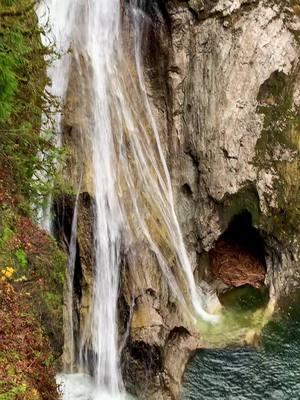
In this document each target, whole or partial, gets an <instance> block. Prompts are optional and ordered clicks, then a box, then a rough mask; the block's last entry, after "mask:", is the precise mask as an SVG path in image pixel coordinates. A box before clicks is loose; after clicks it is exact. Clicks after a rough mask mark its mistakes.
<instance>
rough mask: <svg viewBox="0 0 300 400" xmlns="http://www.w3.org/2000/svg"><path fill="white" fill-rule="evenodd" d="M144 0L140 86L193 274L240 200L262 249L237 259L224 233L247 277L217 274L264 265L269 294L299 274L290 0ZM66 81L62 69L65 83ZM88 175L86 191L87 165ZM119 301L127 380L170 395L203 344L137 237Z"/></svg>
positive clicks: (83, 248) (299, 45)
mask: <svg viewBox="0 0 300 400" xmlns="http://www.w3.org/2000/svg"><path fill="white" fill-rule="evenodd" d="M151 4H152V5H151V6H150V5H149V9H148V10H147V12H149V16H150V17H151V18H152V20H153V25H152V28H151V29H150V31H147V35H148V36H147V37H148V39H149V38H150V40H147V38H146V37H145V38H144V45H143V51H144V54H143V57H144V60H145V76H146V82H147V90H148V93H149V97H150V100H151V105H152V108H153V113H154V115H155V117H156V119H157V121H158V127H159V129H160V137H161V140H162V143H163V147H164V150H165V154H166V157H167V161H168V165H169V169H170V172H171V177H172V185H173V189H174V195H175V198H176V212H177V215H178V218H179V222H180V225H181V227H182V230H183V234H184V239H185V243H186V246H187V249H188V253H189V257H190V260H191V261H192V264H193V268H194V270H195V276H197V277H198V278H199V280H200V279H207V280H208V281H211V279H212V278H211V269H210V266H209V262H208V252H209V251H210V250H212V249H214V246H215V244H216V242H217V241H218V240H219V239H220V236H221V235H222V234H224V232H225V231H226V229H227V228H228V226H229V224H230V222H231V221H232V219H233V218H234V217H235V216H237V215H239V214H240V213H242V212H244V211H247V212H248V213H249V214H250V215H251V223H252V225H253V226H255V228H256V229H257V232H258V234H259V236H260V238H261V240H262V241H263V243H264V246H263V261H259V262H258V261H257V259H255V260H254V259H251V258H249V257H250V256H249V254H248V253H247V254H248V255H247V254H242V255H241V252H239V254H240V255H241V260H239V259H238V258H237V257H236V255H235V254H236V246H238V245H237V244H236V243H233V244H232V246H231V248H230V249H229V250H228V251H230V252H231V257H232V259H233V262H234V263H235V264H236V265H239V264H240V261H241V262H244V264H245V265H246V267H245V268H246V270H244V272H245V274H246V278H245V279H244V278H243V279H242V278H241V275H243V273H244V272H243V271H242V272H240V275H238V276H236V277H235V278H233V277H232V275H231V273H230V271H229V275H228V276H227V282H226V283H230V284H232V285H239V284H242V283H252V284H253V285H257V284H258V283H259V284H261V282H262V280H263V279H264V277H265V268H266V272H267V274H266V278H265V283H266V284H267V285H269V286H270V291H271V295H272V296H273V297H277V296H279V295H280V294H281V293H282V291H283V288H285V290H289V289H290V288H291V287H292V286H293V285H294V284H295V282H297V279H298V277H299V268H298V266H299V215H300V210H299V194H300V193H299V187H300V185H299V180H300V179H299V177H300V174H299V132H300V118H299V116H300V113H299V106H300V72H299V71H300V69H299V68H300V63H299V54H300V52H299V50H300V42H299V33H300V9H299V5H298V4H297V2H295V1H293V0H290V1H289V0H286V1H285V0H282V1H279V0H278V1H276V0H274V1H271V0H266V1H263V0H261V1H257V0H253V1H251V0H244V1H243V0H232V1H231V0H220V1H217V0H209V1H201V0H189V1H179V0H166V1H163V0H161V1H156V2H155V1H154V2H152V3H151ZM72 86H74V87H76V84H75V83H74V82H73V83H72V79H71V81H70V93H71V94H72ZM74 87H73V90H75V92H76V89H74ZM71 94H70V99H72V95H71ZM75 103H76V102H74V101H73V102H72V101H71V100H69V111H68V106H67V109H66V110H67V111H66V112H67V113H68V115H67V116H66V118H67V123H68V126H69V129H68V131H67V132H66V137H67V140H68V142H69V143H70V145H71V146H72V144H73V146H74V149H76V151H77V152H78V154H80V153H81V151H80V141H79V140H78V136H77V133H76V132H78V131H79V130H84V127H82V126H81V128H80V129H79V128H78V125H80V124H81V122H80V121H79V122H78V116H76V104H75ZM70 108H71V111H70ZM82 124H83V125H84V121H83V122H82ZM74 152H75V150H74ZM82 153H83V152H82ZM75 159H76V157H75V156H74V160H75ZM86 168H87V169H88V166H86ZM85 175H86V177H87V178H86V179H84V180H86V182H84V183H83V187H84V190H86V191H89V187H90V185H89V173H88V171H86V174H85ZM91 195H92V193H91ZM84 215H85V214H84V211H83V210H81V211H80V213H79V226H80V227H79V231H78V232H79V233H78V235H79V237H78V243H79V248H80V258H81V263H82V265H83V268H82V271H83V278H82V279H83V282H84V288H85V289H84V290H83V294H82V299H83V300H81V303H80V305H79V306H78V312H79V320H80V319H82V318H84V315H85V314H86V311H84V310H86V308H88V304H85V302H86V301H87V299H88V298H89V296H88V295H85V294H84V293H88V292H89V290H90V284H91V282H90V276H91V265H90V264H91V259H92V257H91V255H90V252H91V249H90V248H89V245H88V242H89V241H88V240H87V236H86V233H85V232H86V231H88V232H90V223H89V222H88V221H89V218H86V217H85V216H84ZM218 243H219V246H220V242H218ZM212 251H215V252H216V251H218V247H216V249H215V250H212ZM247 257H248V259H247ZM245 259H246V260H247V262H245ZM250 264H251V265H252V266H253V265H254V270H252V271H251V269H250V268H248V265H250ZM251 274H252V277H250V275H251ZM119 310H120V318H119V319H120V321H119V327H120V337H121V344H120V348H121V350H122V370H123V375H124V380H125V385H126V387H127V389H128V391H129V392H131V393H132V394H134V395H137V396H138V398H139V399H147V400H151V399H153V400H159V399H179V398H180V387H181V380H182V375H183V372H184V369H185V365H186V363H187V361H188V359H189V357H190V355H191V354H192V352H193V351H194V350H195V349H197V348H201V347H205V346H206V345H207V344H206V343H205V342H204V341H203V340H202V339H201V335H200V337H199V333H198V334H196V333H195V331H194V329H195V328H194V327H193V326H191V324H190V323H189V322H188V321H186V320H185V318H184V316H183V315H182V312H181V311H180V310H179V309H178V307H177V305H176V301H175V299H174V298H173V296H172V293H171V291H170V289H169V287H168V285H167V282H166V280H165V279H164V276H163V275H162V272H161V270H160V268H159V267H158V263H157V260H156V258H155V256H154V254H152V253H151V251H150V250H149V248H148V247H147V246H146V245H145V243H143V242H138V241H137V242H134V243H131V244H130V246H129V247H128V248H126V249H124V257H123V262H122V269H121V282H120V299H119ZM122 339H124V340H122Z"/></svg>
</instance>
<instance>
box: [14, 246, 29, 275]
mask: <svg viewBox="0 0 300 400" xmlns="http://www.w3.org/2000/svg"><path fill="white" fill-rule="evenodd" d="M15 256H16V258H17V260H18V263H19V265H20V267H21V269H22V272H25V271H26V270H27V267H28V260H27V255H26V253H25V251H24V250H23V249H18V250H16V252H15Z"/></svg>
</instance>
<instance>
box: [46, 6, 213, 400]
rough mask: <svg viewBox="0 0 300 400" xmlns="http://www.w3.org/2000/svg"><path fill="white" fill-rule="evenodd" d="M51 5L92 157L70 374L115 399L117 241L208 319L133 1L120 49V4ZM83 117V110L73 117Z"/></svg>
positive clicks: (99, 395)
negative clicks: (143, 257)
mask: <svg viewBox="0 0 300 400" xmlns="http://www.w3.org/2000/svg"><path fill="white" fill-rule="evenodd" d="M52 1H53V2H52V3H51V4H49V9H50V14H51V13H53V15H52V18H51V19H52V20H53V21H55V20H56V18H57V19H58V21H60V23H59V26H60V28H62V27H64V30H65V31H66V38H65V39H66V40H65V41H63V43H64V44H66V43H67V44H68V45H69V46H71V48H72V56H73V60H74V63H75V64H76V68H77V71H78V72H77V78H78V80H79V81H80V82H81V84H80V85H79V86H80V87H81V88H82V92H81V93H78V95H79V96H82V97H83V98H84V96H85V97H86V96H87V93H88V124H87V126H86V129H85V131H84V132H82V134H83V135H85V137H86V140H85V142H86V143H88V146H89V147H90V149H89V152H90V154H91V158H92V170H93V171H92V172H93V187H94V189H93V192H94V198H95V206H94V238H95V242H94V259H95V266H94V271H95V276H94V287H93V295H92V306H91V310H90V318H89V319H88V321H87V323H86V326H85V327H84V329H83V333H82V337H81V338H80V341H79V342H80V351H79V353H80V354H79V355H77V357H76V359H77V360H78V363H79V369H81V370H82V371H84V372H89V373H92V376H93V381H94V383H95V386H96V390H95V391H94V394H93V398H94V399H95V400H98V399H103V398H106V397H105V396H108V398H117V397H118V398H119V396H122V393H123V384H122V379H121V374H120V369H119V354H118V343H117V342H118V338H117V323H116V319H117V299H118V285H119V264H120V258H121V254H120V252H121V250H120V248H121V241H123V240H124V236H126V241H127V242H130V239H128V238H130V237H132V238H142V240H144V241H146V242H148V244H149V247H150V248H151V249H152V251H153V252H154V253H155V254H156V258H157V261H158V263H159V265H160V267H161V269H162V271H163V273H164V275H165V277H166V279H167V281H168V283H169V286H170V288H171V289H172V291H173V293H174V295H175V296H176V298H177V300H178V301H179V303H181V305H182V306H183V307H184V310H185V311H186V312H188V313H189V315H193V316H197V315H199V316H200V317H202V318H203V319H206V320H209V321H215V320H216V317H215V316H212V315H210V314H208V313H207V312H206V311H205V310H204V305H205V302H204V301H205V299H204V295H203V294H202V293H201V292H199V290H197V288H196V284H195V281H194V277H193V272H192V267H191V264H190V262H189V259H188V255H187V251H186V249H185V246H184V241H183V237H182V233H181V230H180V227H179V223H178V220H177V217H176V213H175V207H174V199H173V193H172V187H171V179H170V175H169V171H168V168H167V163H166V160H165V157H164V153H163V149H162V145H161V142H160V136H159V132H158V129H157V126H156V123H155V119H154V116H153V114H152V111H151V106H150V103H149V100H148V97H147V93H146V85H145V82H144V78H143V64H142V54H141V45H142V38H143V26H144V22H145V18H146V17H145V14H144V12H143V1H138V0H132V2H131V4H130V6H129V9H130V10H129V14H130V20H131V27H132V30H133V35H132V37H133V40H131V39H130V40H129V39H128V43H126V46H125V43H124V46H123V45H122V39H121V30H120V27H121V17H120V9H121V4H120V0H85V1H81V0H77V1H73V2H72V1H70V0H68V1H64V2H63V3H64V6H63V13H61V10H60V9H59V7H58V6H57V4H58V3H56V2H55V1H54V0H52ZM59 4H61V2H60V3H59ZM60 32H61V33H62V32H63V31H62V30H61V31H60ZM59 37H60V36H59ZM59 40H60V39H59ZM131 45H132V46H131ZM64 49H66V47H64ZM132 55H134V57H132ZM69 65H70V64H69V62H68V63H67V64H66V63H57V64H56V65H54V67H53V69H54V70H55V71H56V72H55V73H53V74H52V75H51V76H52V80H53V82H52V85H54V86H55V85H56V84H57V82H56V80H55V76H56V74H57V76H59V75H60V73H61V74H62V75H63V76H67V74H66V71H68V70H69ZM87 71H88V76H87ZM64 82H66V80H65V79H64ZM65 90H66V87H65V85H63V88H62V92H56V93H55V94H56V95H58V96H59V97H60V98H63V97H64V93H65ZM86 112H87V111H86V108H84V106H83V109H82V113H86ZM60 123H61V120H59V125H60ZM124 199H126V200H124ZM74 232H76V229H74ZM73 241H74V239H73ZM75 247H76V246H75ZM73 251H75V249H73ZM71 257H73V258H74V253H72V254H71ZM173 271H174V272H173ZM190 310H192V311H190Z"/></svg>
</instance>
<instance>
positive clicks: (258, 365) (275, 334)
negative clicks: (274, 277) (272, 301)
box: [183, 295, 300, 400]
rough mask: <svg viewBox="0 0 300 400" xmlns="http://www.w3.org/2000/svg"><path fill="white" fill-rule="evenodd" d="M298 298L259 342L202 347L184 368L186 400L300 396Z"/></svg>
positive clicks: (292, 399)
mask: <svg viewBox="0 0 300 400" xmlns="http://www.w3.org/2000/svg"><path fill="white" fill-rule="evenodd" d="M299 299H300V296H299V295H297V296H294V297H293V298H292V299H289V300H288V301H287V302H289V303H291V305H289V306H287V305H283V306H282V307H281V309H280V310H279V311H278V313H277V314H276V317H275V319H274V320H273V321H271V322H269V323H268V324H267V325H266V326H265V328H264V329H263V333H262V337H261V342H260V344H259V346H258V348H251V347H248V348H247V347H246V348H245V347H236V348H234V347H233V348H231V349H226V350H202V351H199V352H198V353H197V354H196V355H195V357H194V358H193V360H192V361H191V362H190V364H189V366H188V368H187V371H186V374H185V382H184V395H183V398H184V400H202V399H203V400H204V399H205V400H212V399H213V400H221V399H222V400H224V399H228V400H248V399H251V400H267V399H276V400H298V399H300V301H299Z"/></svg>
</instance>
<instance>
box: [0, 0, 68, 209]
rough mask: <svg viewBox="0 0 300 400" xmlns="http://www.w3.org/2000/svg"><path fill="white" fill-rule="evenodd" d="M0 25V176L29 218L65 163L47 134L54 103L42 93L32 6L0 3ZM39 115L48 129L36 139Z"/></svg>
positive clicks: (41, 56)
mask: <svg viewBox="0 0 300 400" xmlns="http://www.w3.org/2000/svg"><path fill="white" fill-rule="evenodd" d="M0 19H1V28H0V135H1V140H0V170H2V171H5V174H6V180H7V181H9V179H11V181H12V182H11V184H10V185H9V186H10V187H9V189H11V188H13V191H14V195H15V197H17V198H18V204H19V205H20V208H21V209H22V210H23V211H24V212H25V213H30V212H31V211H32V209H31V208H30V207H29V206H28V204H32V203H34V204H38V203H42V202H43V201H44V199H45V198H46V197H47V196H48V194H49V193H50V192H51V191H52V190H53V187H55V188H57V186H60V185H55V184H54V182H55V181H56V180H57V162H60V163H62V162H63V160H64V157H65V151H64V150H63V149H57V148H56V146H55V137H54V133H53V131H54V130H53V129H52V127H53V122H51V121H52V115H53V109H54V108H55V106H56V100H55V99H54V98H52V97H51V96H50V95H49V94H47V92H45V87H46V85H47V84H49V81H48V78H47V74H46V66H47V63H46V61H45V56H46V55H47V56H48V57H47V59H48V60H50V59H51V57H49V56H50V54H51V49H48V48H45V47H43V45H42V43H41V36H40V35H41V29H40V28H39V26H38V23H37V17H36V14H35V10H34V2H32V0H18V1H12V0H0ZM42 115H44V117H43V118H45V119H46V120H48V124H47V125H48V126H49V129H47V130H45V131H44V132H43V133H42V134H41V121H42ZM45 177H47V178H45Z"/></svg>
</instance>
